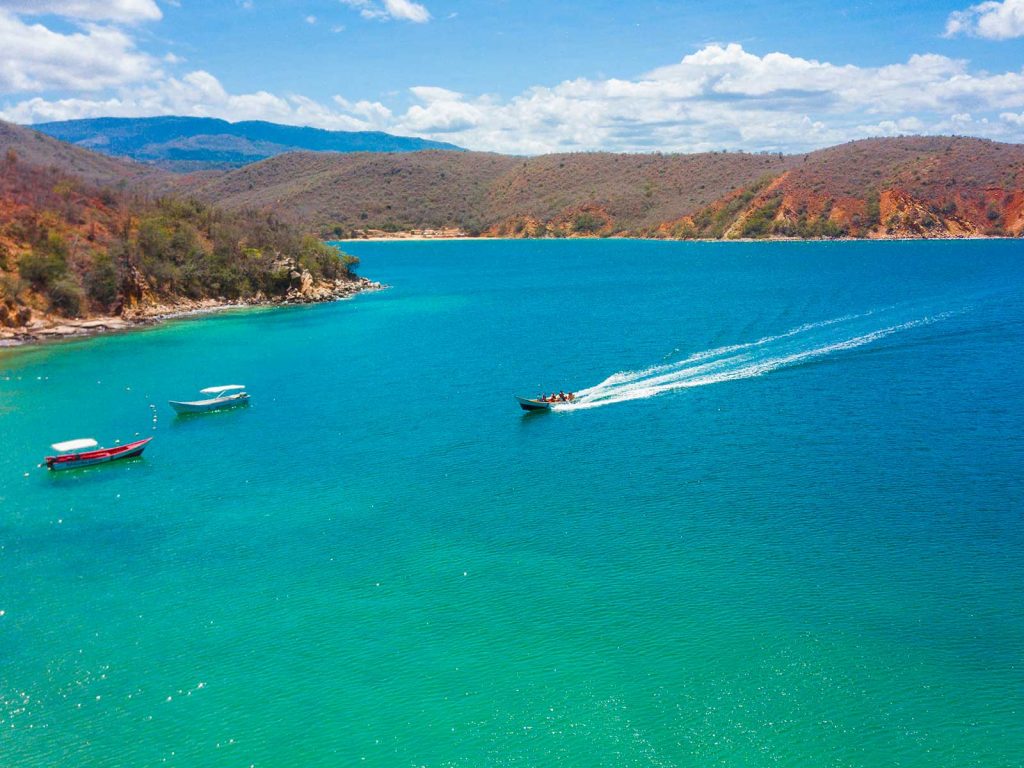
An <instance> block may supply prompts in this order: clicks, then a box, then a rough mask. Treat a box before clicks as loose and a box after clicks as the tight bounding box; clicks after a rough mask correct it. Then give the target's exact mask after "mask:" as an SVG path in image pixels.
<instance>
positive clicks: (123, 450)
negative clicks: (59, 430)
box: [46, 437, 153, 469]
mask: <svg viewBox="0 0 1024 768" xmlns="http://www.w3.org/2000/svg"><path fill="white" fill-rule="evenodd" d="M152 439H153V438H152V437H147V438H146V439H144V440H136V441H135V442H134V443H128V444H127V445H118V446H115V447H113V448H97V447H96V446H97V445H98V443H97V442H96V441H95V440H93V439H92V438H89V437H86V438H82V439H80V440H68V441H66V442H63V443H54V444H53V445H52V446H51V447H52V448H53V450H55V451H57V455H56V456H47V457H46V466H47V468H48V469H78V468H79V467H91V466H93V465H94V464H105V463H106V462H108V461H116V460H117V459H131V458H134V457H135V456H141V455H142V452H143V451H144V450H145V448H146V445H147V444H148V443H149V441H150V440H152ZM88 448H95V450H92V451H90V450H86V449H88Z"/></svg>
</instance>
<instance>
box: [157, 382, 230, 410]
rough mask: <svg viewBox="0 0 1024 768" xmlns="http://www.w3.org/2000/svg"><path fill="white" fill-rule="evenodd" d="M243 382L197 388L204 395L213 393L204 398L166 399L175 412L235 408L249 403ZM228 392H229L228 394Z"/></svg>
mask: <svg viewBox="0 0 1024 768" xmlns="http://www.w3.org/2000/svg"><path fill="white" fill-rule="evenodd" d="M244 390H245V385H244V384H224V385H222V386H219V387H207V388H206V389H201V390H199V391H200V392H201V393H202V394H204V395H213V397H211V398H208V399H206V400H192V401H184V402H182V401H178V400H168V402H169V403H170V406H171V408H173V409H174V410H175V411H176V412H177V413H179V414H183V413H209V412H210V411H219V410H221V409H224V408H235V407H237V406H239V405H247V404H248V403H249V395H248V393H247V392H245V391H244ZM228 393H230V394H228Z"/></svg>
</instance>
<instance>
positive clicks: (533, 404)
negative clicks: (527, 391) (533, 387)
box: [515, 395, 554, 411]
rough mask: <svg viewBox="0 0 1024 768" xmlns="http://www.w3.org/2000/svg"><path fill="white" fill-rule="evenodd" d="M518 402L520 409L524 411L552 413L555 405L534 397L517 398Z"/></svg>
mask: <svg viewBox="0 0 1024 768" xmlns="http://www.w3.org/2000/svg"><path fill="white" fill-rule="evenodd" d="M515 398H516V402H517V403H519V407H520V408H522V409H523V410H524V411H550V410H551V406H552V405H554V403H549V402H548V401H547V400H537V399H535V398H532V397H520V396H519V395H516V396H515Z"/></svg>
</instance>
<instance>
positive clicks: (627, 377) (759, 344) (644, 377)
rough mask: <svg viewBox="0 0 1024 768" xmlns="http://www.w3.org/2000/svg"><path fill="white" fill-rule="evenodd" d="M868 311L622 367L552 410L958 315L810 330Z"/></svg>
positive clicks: (740, 370)
mask: <svg viewBox="0 0 1024 768" xmlns="http://www.w3.org/2000/svg"><path fill="white" fill-rule="evenodd" d="M871 314H873V313H866V314H863V315H846V316H844V317H839V318H835V319H833V320H824V321H821V322H818V323H807V324H805V325H801V326H798V327H797V328H794V329H792V330H790V331H786V332H785V333H780V334H777V335H775V336H765V337H763V338H761V339H758V340H757V341H752V342H748V343H746V344H733V345H730V346H726V347H718V348H716V349H711V350H707V351H704V352H697V353H695V354H692V355H690V356H689V357H687V358H686V359H685V360H682V361H679V362H677V363H673V364H671V365H657V366H653V367H651V368H644V369H642V370H638V371H620V372H618V373H615V374H613V375H612V376H609V377H608V378H607V379H605V380H604V381H602V382H601V383H600V384H598V385H596V386H593V387H589V388H587V389H583V390H580V391H579V392H578V393H577V395H576V401H575V402H573V403H570V404H560V405H556V406H555V408H554V410H559V411H561V410H576V409H584V408H599V407H601V406H604V405H612V404H613V403H622V402H627V401H629V400H641V399H645V398H648V397H654V396H655V395H660V394H663V393H665V392H672V391H675V390H679V389H684V388H688V387H703V386H707V385H708V384H718V383H720V382H723V381H735V380H737V379H748V378H752V377H754V376H761V375H763V374H765V373H768V372H770V371H775V370H778V369H779V368H785V367H787V366H791V365H797V364H799V363H803V362H806V361H808V360H813V359H816V358H820V357H824V356H826V355H830V354H834V353H836V352H842V351H845V350H848V349H855V348H857V347H862V346H864V345H865V344H871V343H872V342H875V341H878V340H879V339H883V338H885V337H886V336H891V335H892V334H894V333H898V332H899V331H905V330H909V329H911V328H917V327H920V326H925V325H930V324H932V323H934V322H937V321H939V320H943V319H945V318H947V317H950V316H952V315H954V314H956V313H955V312H944V313H942V314H939V315H934V316H929V317H923V318H918V319H915V320H909V321H907V322H903V323H896V324H893V325H889V326H886V327H884V328H879V329H876V330H873V331H868V332H866V333H856V334H855V335H852V336H851V335H849V334H850V333H853V329H848V330H847V335H846V336H845V337H841V338H838V339H835V338H833V339H820V338H819V334H816V333H811V332H812V331H820V330H822V329H828V328H831V327H832V326H836V325H839V324H844V323H845V324H849V323H850V322H851V321H855V320H858V319H862V318H865V317H867V316H869V315H871ZM832 330H833V331H834V330H835V329H832ZM794 345H797V348H795V349H794V348H793V347H794Z"/></svg>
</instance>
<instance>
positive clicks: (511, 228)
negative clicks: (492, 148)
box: [181, 136, 1024, 239]
mask: <svg viewBox="0 0 1024 768" xmlns="http://www.w3.org/2000/svg"><path fill="white" fill-rule="evenodd" d="M181 184H182V185H183V188H184V189H188V190H189V191H190V192H191V193H193V194H196V195H197V196H199V197H201V198H203V199H208V200H217V201H218V203H219V204H221V205H225V206H227V207H231V208H249V207H251V208H256V209H263V210H273V211H275V212H277V213H279V214H280V215H283V216H286V217H288V218H290V219H292V220H294V221H295V222H298V223H299V224H301V225H302V226H304V227H307V228H312V229H315V230H316V231H319V232H320V233H321V234H322V235H325V236H330V235H334V236H343V235H351V234H353V233H356V235H357V236H358V234H359V233H364V232H366V231H368V230H383V231H396V230H418V229H425V228H432V229H440V228H459V229H462V230H463V231H465V232H467V233H470V234H484V235H493V236H502V237H521V236H523V237H525V236H530V237H537V236H573V235H587V236H594V235H598V236H608V235H631V236H639V237H663V238H710V239H717V238H739V237H747V238H763V237H839V236H849V237H863V238H885V237H951V236H975V235H1008V236H1019V235H1021V234H1022V232H1024V146H1021V145H1018V144H1001V143H997V142H992V141H987V140H982V139H970V138H963V137H942V136H939V137H899V138H882V139H867V140H863V141H855V142H850V143H848V144H843V145H840V146H836V147H831V148H829V149H823V150H819V151H816V152H811V153H808V154H804V155H789V156H783V155H778V154H774V155H754V154H746V153H723V152H720V153H704V154H696V155H661V154H653V155H652V154H645V155H624V154H608V153H577V154H560V155H544V156H541V157H534V158H522V157H510V156H505V155H494V154H486V153H479V152H460V153H449V152H416V153H411V154H404V155H374V154H362V153H356V154H351V155H326V154H311V153H292V154H287V155H282V156H279V157H274V158H271V159H268V160H265V161H262V162H260V163H255V164H253V165H248V166H245V167H243V168H238V169H235V170H232V171H229V172H225V173H218V174H202V175H197V176H195V177H184V178H182V179H181Z"/></svg>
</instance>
